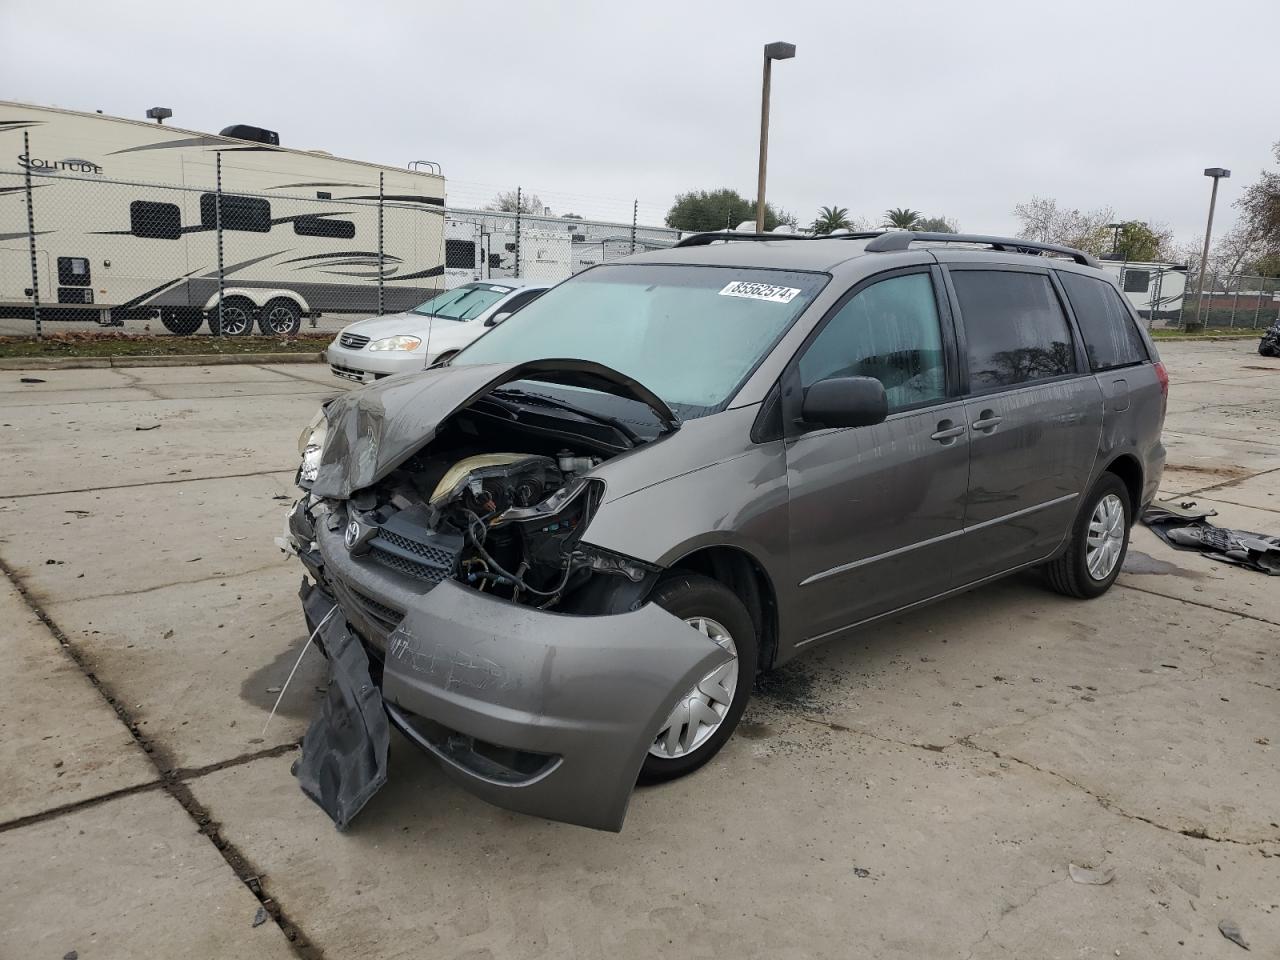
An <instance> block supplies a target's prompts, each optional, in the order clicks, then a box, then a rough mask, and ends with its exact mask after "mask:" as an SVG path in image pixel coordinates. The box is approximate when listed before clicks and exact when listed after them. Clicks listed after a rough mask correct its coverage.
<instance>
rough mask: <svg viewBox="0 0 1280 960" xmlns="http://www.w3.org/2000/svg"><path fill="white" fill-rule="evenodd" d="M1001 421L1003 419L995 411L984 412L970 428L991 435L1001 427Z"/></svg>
mask: <svg viewBox="0 0 1280 960" xmlns="http://www.w3.org/2000/svg"><path fill="white" fill-rule="evenodd" d="M1000 420H1001V418H1000V417H997V416H996V412H995V411H994V410H983V411H982V414H981V416H979V417H978V419H977V420H975V421H973V423H971V424H969V426H971V427H972V428H973V429H974V430H980V431H982V432H983V433H991V432H992V431H993V430H995V428H996V427H998V426H1000Z"/></svg>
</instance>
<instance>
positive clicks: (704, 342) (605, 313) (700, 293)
mask: <svg viewBox="0 0 1280 960" xmlns="http://www.w3.org/2000/svg"><path fill="white" fill-rule="evenodd" d="M827 279H828V278H827V276H826V275H825V274H819V273H802V272H793V271H782V270H753V269H743V268H741V267H702V266H673V265H651V264H615V265H610V266H601V267H596V268H594V269H592V270H588V271H586V272H585V273H582V274H579V275H578V276H577V277H574V278H572V279H570V280H567V281H565V282H564V283H562V284H560V285H559V286H558V287H555V288H553V289H551V290H549V291H548V292H546V293H544V294H543V295H542V296H541V297H539V298H538V299H537V300H535V301H533V303H531V304H529V305H528V306H526V307H524V308H523V309H522V310H520V311H519V312H518V313H516V314H515V315H514V316H512V318H511V319H510V320H508V321H507V322H506V323H503V324H502V325H500V326H498V327H495V328H494V329H493V330H492V331H490V332H489V333H488V334H487V335H486V336H484V337H481V338H480V339H479V340H477V341H476V342H475V343H473V344H472V345H471V346H469V347H467V349H466V350H464V351H463V352H462V353H460V354H458V356H457V357H455V358H454V360H453V362H454V363H455V364H459V365H461V364H471V363H500V362H520V361H525V360H540V359H547V358H560V357H563V358H571V359H577V360H594V361H595V362H597V363H602V364H604V365H605V366H608V367H612V368H614V369H615V370H618V371H619V372H621V373H624V374H627V375H628V376H630V377H632V378H634V379H635V380H638V381H639V382H640V383H642V384H644V386H646V387H648V388H649V389H650V390H652V391H653V392H654V393H656V394H657V395H658V396H659V397H661V398H662V399H663V400H665V401H666V402H667V404H668V405H669V406H670V407H671V408H672V409H674V410H675V411H676V412H677V413H678V414H679V415H680V416H681V417H682V418H684V419H689V418H692V417H700V416H705V415H707V414H709V413H713V412H715V411H716V410H718V409H720V407H721V406H722V405H723V404H724V403H726V402H727V401H728V400H729V398H730V397H732V396H733V394H734V392H735V391H736V390H737V389H738V387H739V386H740V385H741V383H742V382H743V380H744V379H746V377H747V375H748V374H749V373H751V371H752V370H753V369H754V368H755V366H756V364H757V363H759V361H760V360H761V358H762V357H764V356H765V354H767V353H768V352H769V350H770V349H771V348H772V347H773V345H774V344H775V343H777V342H778V338H779V337H781V336H782V334H783V333H784V332H785V331H786V329H787V327H788V326H790V325H791V323H792V321H794V320H795V318H796V317H798V316H799V315H800V313H801V312H802V311H803V310H804V308H805V307H807V306H808V305H809V303H810V302H811V301H812V300H813V298H814V297H815V296H816V295H817V293H818V291H819V290H821V289H822V287H823V285H824V284H825V283H826V281H827Z"/></svg>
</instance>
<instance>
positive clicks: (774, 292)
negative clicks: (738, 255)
mask: <svg viewBox="0 0 1280 960" xmlns="http://www.w3.org/2000/svg"><path fill="white" fill-rule="evenodd" d="M799 292H800V288H799V287H775V286H774V285H773V284H771V283H753V282H751V281H749V280H735V281H733V283H727V284H725V287H724V289H723V290H721V291H720V296H722V297H745V298H746V299H748V300H768V301H769V302H770V303H790V302H791V301H792V300H794V299H795V297H796V294H797V293H799Z"/></svg>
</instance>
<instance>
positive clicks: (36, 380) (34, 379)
mask: <svg viewBox="0 0 1280 960" xmlns="http://www.w3.org/2000/svg"><path fill="white" fill-rule="evenodd" d="M18 381H19V382H20V383H47V382H48V381H47V380H41V379H40V378H39V377H19V378H18ZM71 952H72V953H75V951H74V950H72V951H71Z"/></svg>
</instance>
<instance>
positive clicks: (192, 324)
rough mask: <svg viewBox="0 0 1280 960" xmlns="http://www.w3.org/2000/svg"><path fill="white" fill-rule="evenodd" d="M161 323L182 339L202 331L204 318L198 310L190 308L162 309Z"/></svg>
mask: <svg viewBox="0 0 1280 960" xmlns="http://www.w3.org/2000/svg"><path fill="white" fill-rule="evenodd" d="M160 322H161V323H162V324H164V328H165V329H166V330H168V331H169V332H170V333H176V334H177V335H178V336H180V337H186V336H190V335H191V334H193V333H195V332H196V331H197V330H199V329H200V324H201V323H203V322H204V317H203V315H202V314H201V313H200V311H199V310H198V309H195V308H189V307H161V308H160Z"/></svg>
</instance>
